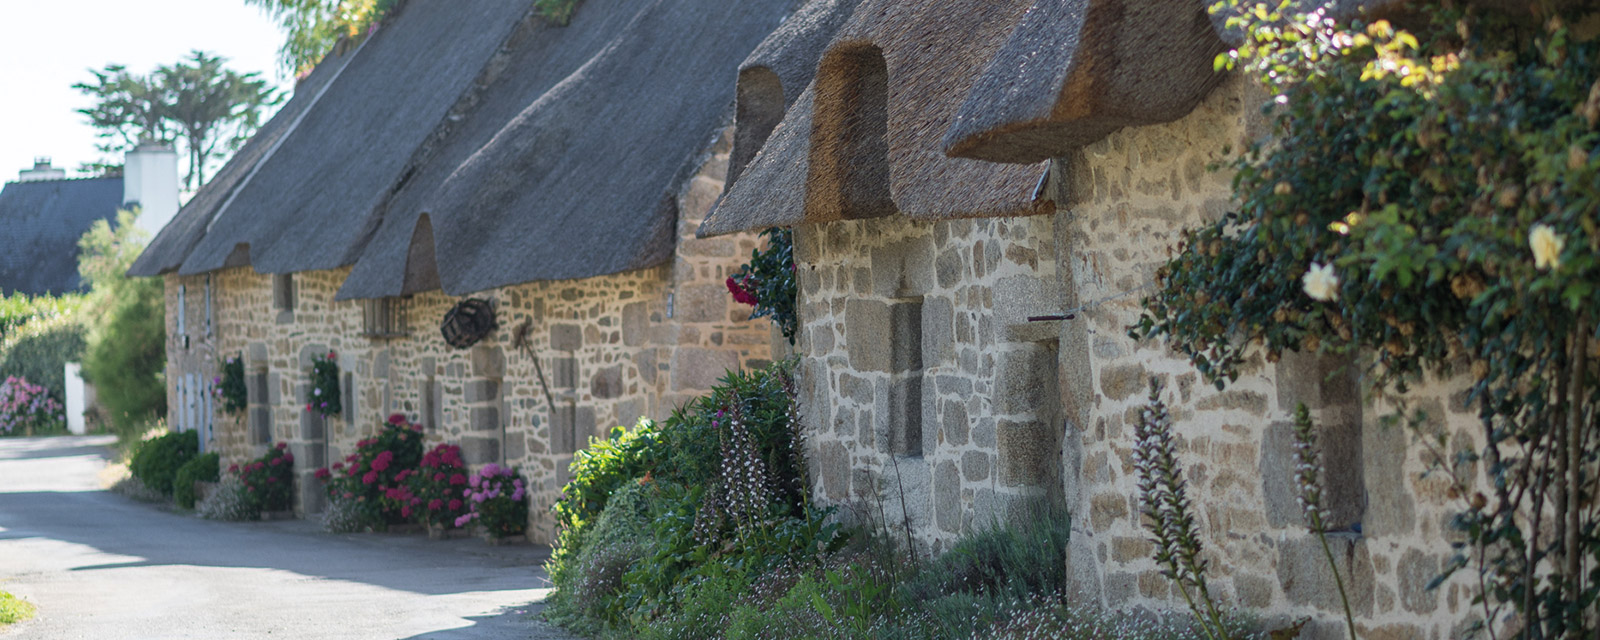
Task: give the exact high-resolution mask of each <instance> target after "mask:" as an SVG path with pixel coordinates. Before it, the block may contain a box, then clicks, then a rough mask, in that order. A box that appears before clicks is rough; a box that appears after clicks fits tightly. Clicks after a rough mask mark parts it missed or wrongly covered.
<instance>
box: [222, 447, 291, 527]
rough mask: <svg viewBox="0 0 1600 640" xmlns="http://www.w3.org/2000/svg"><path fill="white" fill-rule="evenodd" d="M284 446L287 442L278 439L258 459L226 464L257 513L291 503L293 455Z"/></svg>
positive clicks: (285, 508)
mask: <svg viewBox="0 0 1600 640" xmlns="http://www.w3.org/2000/svg"><path fill="white" fill-rule="evenodd" d="M288 449H289V444H288V443H286V442H279V443H278V444H277V446H274V447H273V448H271V449H268V450H267V453H266V455H263V456H261V457H260V458H257V459H255V460H252V461H250V462H247V463H245V464H244V465H243V466H240V465H237V464H235V465H232V466H229V467H228V471H229V472H231V473H234V474H237V475H238V476H239V481H240V482H241V483H243V484H244V490H245V497H246V499H247V502H248V503H249V504H250V507H251V508H252V509H254V510H255V511H257V512H259V513H271V512H274V511H287V510H289V509H290V508H292V507H293V506H294V454H292V453H289V450H288Z"/></svg>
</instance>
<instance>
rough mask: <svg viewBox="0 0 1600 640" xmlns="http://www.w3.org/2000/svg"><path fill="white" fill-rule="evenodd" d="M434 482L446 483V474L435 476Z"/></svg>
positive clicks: (436, 474)
mask: <svg viewBox="0 0 1600 640" xmlns="http://www.w3.org/2000/svg"><path fill="white" fill-rule="evenodd" d="M433 481H434V482H444V474H442V473H435V474H433Z"/></svg>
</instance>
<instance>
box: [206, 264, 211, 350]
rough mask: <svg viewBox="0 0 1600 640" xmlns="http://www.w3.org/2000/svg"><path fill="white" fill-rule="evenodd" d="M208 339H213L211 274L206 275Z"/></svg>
mask: <svg viewBox="0 0 1600 640" xmlns="http://www.w3.org/2000/svg"><path fill="white" fill-rule="evenodd" d="M206 337H207V338H209V337H211V274H206Z"/></svg>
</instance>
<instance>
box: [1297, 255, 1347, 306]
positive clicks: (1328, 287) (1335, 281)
mask: <svg viewBox="0 0 1600 640" xmlns="http://www.w3.org/2000/svg"><path fill="white" fill-rule="evenodd" d="M1300 281H1301V283H1302V284H1303V285H1304V286H1305V290H1306V295H1308V296H1311V299H1312V300H1320V301H1322V302H1328V301H1330V300H1338V299H1339V275H1338V274H1336V273H1334V272H1333V265H1331V264H1317V263H1315V262H1313V263H1311V269H1310V270H1309V271H1306V275H1305V276H1304V277H1302V278H1301V279H1300Z"/></svg>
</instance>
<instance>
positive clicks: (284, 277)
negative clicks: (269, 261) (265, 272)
mask: <svg viewBox="0 0 1600 640" xmlns="http://www.w3.org/2000/svg"><path fill="white" fill-rule="evenodd" d="M294 304H295V299H294V274H292V273H275V274H272V308H273V309H275V310H277V311H289V312H293V311H294Z"/></svg>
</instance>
